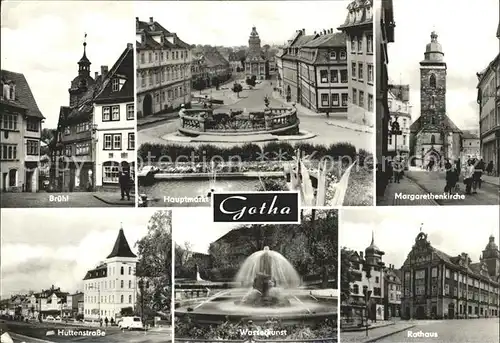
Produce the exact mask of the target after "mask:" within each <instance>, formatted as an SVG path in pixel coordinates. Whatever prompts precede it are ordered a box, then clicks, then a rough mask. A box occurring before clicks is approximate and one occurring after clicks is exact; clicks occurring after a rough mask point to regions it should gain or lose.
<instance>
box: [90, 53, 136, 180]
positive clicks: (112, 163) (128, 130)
mask: <svg viewBox="0 0 500 343" xmlns="http://www.w3.org/2000/svg"><path fill="white" fill-rule="evenodd" d="M134 94H135V88H134V51H133V45H132V44H127V48H126V49H125V50H124V51H123V53H122V54H121V56H120V57H119V58H118V60H117V61H116V63H115V64H114V65H113V67H112V68H111V70H109V72H108V74H107V78H106V81H105V84H104V85H103V87H102V90H101V91H100V93H99V94H98V95H97V96H96V98H95V100H94V103H95V105H94V114H93V130H94V135H95V137H96V144H95V154H94V156H95V185H96V186H97V187H102V186H106V185H118V179H119V173H120V170H121V166H122V163H123V162H126V165H127V168H130V172H131V176H132V178H133V176H134V166H135V161H136V157H135V122H136V121H135V113H134Z"/></svg>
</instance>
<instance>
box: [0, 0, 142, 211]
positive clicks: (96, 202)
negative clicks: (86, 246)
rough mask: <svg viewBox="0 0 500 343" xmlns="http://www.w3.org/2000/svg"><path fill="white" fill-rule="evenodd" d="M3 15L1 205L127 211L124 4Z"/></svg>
mask: <svg viewBox="0 0 500 343" xmlns="http://www.w3.org/2000/svg"><path fill="white" fill-rule="evenodd" d="M2 10H3V11H2V28H1V35H2V70H1V82H2V95H1V100H0V106H1V115H2V118H1V121H2V126H1V131H2V132H1V135H2V144H1V154H2V155H1V157H2V158H1V169H2V178H1V190H2V200H1V204H2V207H18V208H19V207H26V208H27V207H103V206H135V192H134V189H135V186H134V184H135V182H134V179H135V170H134V169H135V167H134V166H135V162H136V155H135V130H136V120H135V112H134V51H133V50H134V49H133V45H132V42H133V40H132V39H131V37H130V34H131V31H132V27H131V25H132V23H131V18H133V6H132V3H122V4H120V6H115V4H112V3H106V2H92V3H88V2H85V3H84V2H71V3H69V2H68V3H61V2H51V1H44V2H22V3H21V2H7V3H5V4H3V8H2Z"/></svg>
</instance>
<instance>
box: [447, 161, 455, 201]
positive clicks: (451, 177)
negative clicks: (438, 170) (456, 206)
mask: <svg viewBox="0 0 500 343" xmlns="http://www.w3.org/2000/svg"><path fill="white" fill-rule="evenodd" d="M444 168H445V171H446V185H445V186H444V192H445V193H448V194H451V192H452V191H453V189H454V188H455V184H456V171H455V167H454V166H453V165H452V164H451V163H450V160H446V162H445V164H444Z"/></svg>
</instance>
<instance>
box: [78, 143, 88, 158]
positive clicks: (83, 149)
mask: <svg viewBox="0 0 500 343" xmlns="http://www.w3.org/2000/svg"><path fill="white" fill-rule="evenodd" d="M89 153H90V145H89V143H81V144H77V145H76V155H77V156H83V155H88V154H89Z"/></svg>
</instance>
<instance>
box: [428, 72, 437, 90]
mask: <svg viewBox="0 0 500 343" xmlns="http://www.w3.org/2000/svg"><path fill="white" fill-rule="evenodd" d="M429 86H430V87H431V88H436V75H434V74H431V76H430V78H429Z"/></svg>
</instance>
